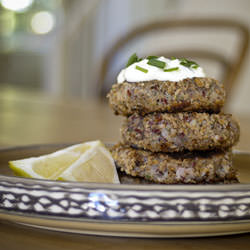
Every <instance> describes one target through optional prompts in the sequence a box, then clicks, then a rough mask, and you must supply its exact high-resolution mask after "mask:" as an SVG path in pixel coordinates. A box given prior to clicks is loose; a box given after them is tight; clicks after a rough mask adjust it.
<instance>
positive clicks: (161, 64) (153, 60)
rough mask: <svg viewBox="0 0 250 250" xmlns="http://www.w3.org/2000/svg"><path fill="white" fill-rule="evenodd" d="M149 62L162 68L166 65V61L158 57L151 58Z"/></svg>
mask: <svg viewBox="0 0 250 250" xmlns="http://www.w3.org/2000/svg"><path fill="white" fill-rule="evenodd" d="M148 64H149V65H152V66H155V67H158V68H161V69H164V68H165V66H166V63H165V62H163V61H160V60H157V59H149V60H148Z"/></svg>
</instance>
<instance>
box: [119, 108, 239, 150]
mask: <svg viewBox="0 0 250 250" xmlns="http://www.w3.org/2000/svg"><path fill="white" fill-rule="evenodd" d="M121 134H122V141H123V143H125V144H128V145H130V146H133V147H136V148H141V149H145V150H150V151H152V152H180V151H185V150H189V151H193V150H202V151H203V150H212V149H223V148H229V147H231V146H233V145H234V144H235V143H236V142H237V141H238V140H239V134H240V129H239V125H238V123H237V122H236V121H235V120H234V119H232V116H231V115H230V114H221V113H220V114H208V113H196V112H191V113H188V112H184V113H152V114H148V115H146V116H140V115H138V114H133V115H132V116H130V117H128V118H126V120H125V122H124V123H123V126H122V128H121Z"/></svg>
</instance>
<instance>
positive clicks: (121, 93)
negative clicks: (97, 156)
mask: <svg viewBox="0 0 250 250" xmlns="http://www.w3.org/2000/svg"><path fill="white" fill-rule="evenodd" d="M108 98H109V103H110V106H111V108H112V109H113V110H114V112H115V114H117V115H124V116H128V115H131V114H133V113H134V112H137V113H139V114H142V115H145V114H147V113H152V112H179V111H181V112H183V111H197V112H204V111H208V112H215V113H217V112H219V111H220V109H221V108H222V106H223V105H224V102H225V90H224V87H223V84H221V83H219V82H218V81H217V80H215V79H212V78H207V77H200V78H199V77H196V78H187V79H184V80H182V81H178V82H172V81H157V80H153V81H147V82H134V83H130V82H124V83H122V84H114V85H113V86H112V89H111V91H110V93H109V94H108Z"/></svg>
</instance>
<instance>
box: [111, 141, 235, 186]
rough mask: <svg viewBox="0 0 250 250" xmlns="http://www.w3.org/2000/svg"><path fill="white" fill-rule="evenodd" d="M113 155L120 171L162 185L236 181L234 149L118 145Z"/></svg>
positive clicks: (113, 149)
mask: <svg viewBox="0 0 250 250" xmlns="http://www.w3.org/2000/svg"><path fill="white" fill-rule="evenodd" d="M111 152H112V156H113V158H114V160H115V162H116V164H117V166H118V168H120V170H121V171H124V172H125V173H126V174H128V175H131V176H136V177H142V178H144V179H145V180H147V181H150V182H154V183H163V184H180V183H181V184H208V183H236V182H238V180H237V173H236V171H235V169H234V168H233V166H232V152H231V150H227V151H223V150H220V151H209V152H208V151H207V152H188V153H187V152H186V153H182V154H178V153H174V154H173V153H172V154H167V153H153V152H150V151H146V150H141V149H134V148H132V147H129V146H128V145H123V144H117V145H116V146H114V147H113V148H112V149H111Z"/></svg>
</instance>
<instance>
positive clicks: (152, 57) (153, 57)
mask: <svg viewBox="0 0 250 250" xmlns="http://www.w3.org/2000/svg"><path fill="white" fill-rule="evenodd" d="M156 58H158V56H148V57H147V59H148V60H150V59H156Z"/></svg>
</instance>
